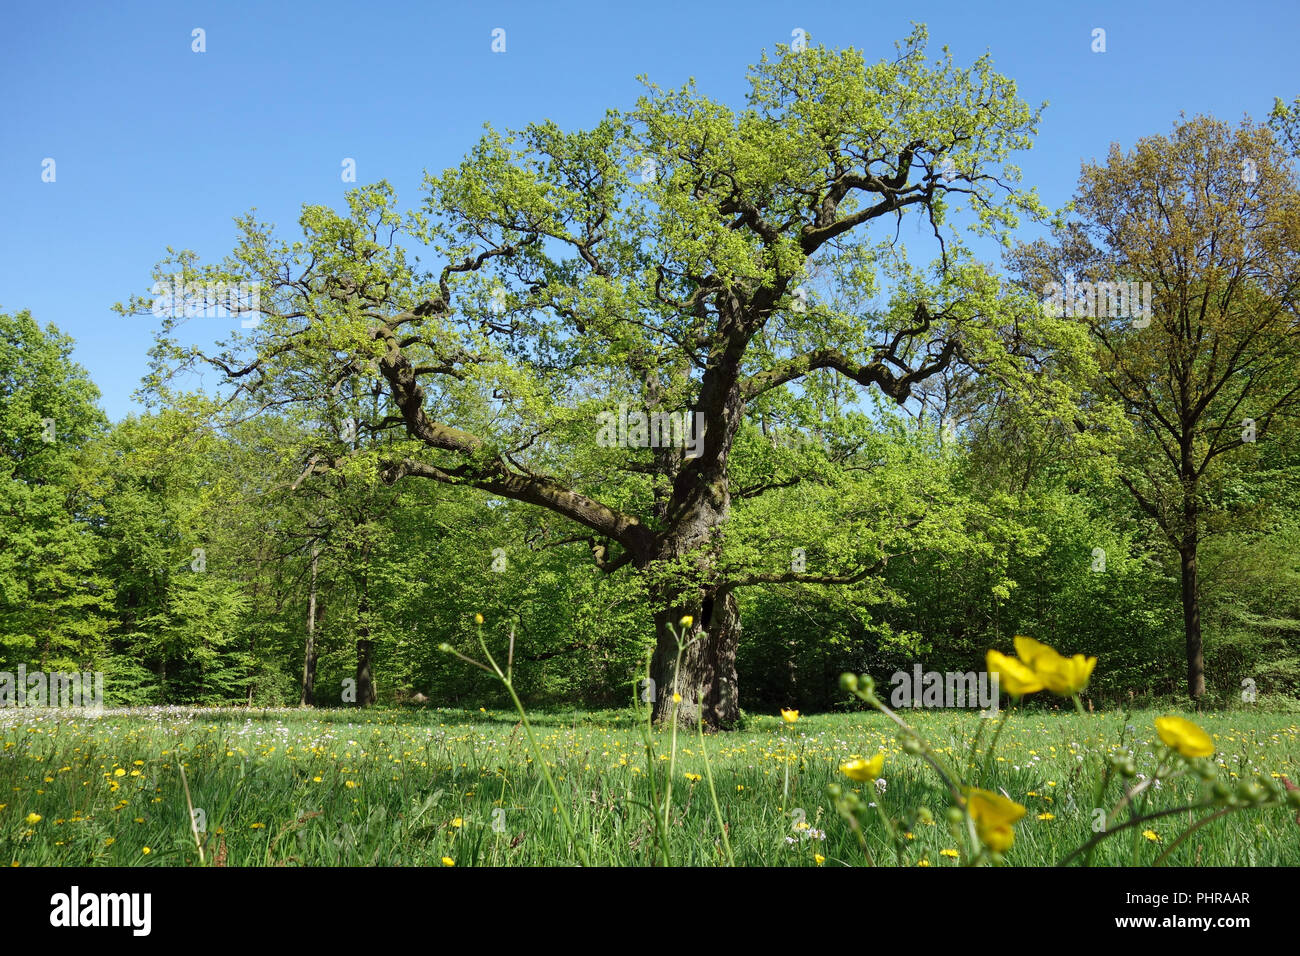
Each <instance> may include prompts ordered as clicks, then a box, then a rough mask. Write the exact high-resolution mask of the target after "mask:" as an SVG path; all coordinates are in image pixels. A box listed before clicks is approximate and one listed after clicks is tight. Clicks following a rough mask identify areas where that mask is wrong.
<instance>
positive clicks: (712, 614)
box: [650, 591, 740, 731]
mask: <svg viewBox="0 0 1300 956" xmlns="http://www.w3.org/2000/svg"><path fill="white" fill-rule="evenodd" d="M684 614H691V615H692V616H693V617H694V619H695V620H694V623H693V624H692V626H691V627H690V628H689V629H686V632H685V634H684V635H683V636H684V640H685V642H686V643H687V644H688V645H689V646H688V647H687V648H686V650H685V652H684V653H682V655H681V667H680V669H679V668H678V666H677V657H678V647H677V638H676V637H675V636H674V633H673V632H674V630H675V631H676V632H677V633H678V634H681V633H682V631H683V629H682V628H681V627H680V626H679V623H678V622H679V621H680V620H681V618H682V615H684ZM670 625H671V627H670ZM655 629H656V630H655V632H656V634H657V635H658V640H657V644H656V646H655V653H654V656H653V658H651V662H650V677H651V679H652V680H654V682H655V707H654V716H655V720H657V721H669V720H671V719H672V716H673V712H674V708H675V709H676V713H677V719H678V721H679V722H680V723H681V724H682V725H683V726H684V727H687V728H691V729H694V728H695V727H696V726H697V724H698V723H699V720H700V714H701V711H703V715H704V726H705V727H706V728H707V729H709V730H711V731H712V730H730V729H731V728H733V727H735V725H736V721H737V720H739V719H740V696H739V680H738V678H737V676H736V649H737V647H738V646H739V644H740V612H739V610H738V608H737V606H736V598H735V595H734V594H732V593H731V592H730V591H724V592H722V593H721V594H718V593H717V592H712V593H706V594H705V595H704V597H703V599H702V600H699V601H698V602H693V606H690V608H689V609H685V608H683V607H680V606H679V607H675V608H671V609H668V610H661V611H659V612H657V613H656V614H655ZM674 693H679V694H681V698H682V699H681V701H680V702H675V701H674V700H673V694H674Z"/></svg>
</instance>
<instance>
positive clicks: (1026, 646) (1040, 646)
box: [1013, 634, 1061, 670]
mask: <svg viewBox="0 0 1300 956" xmlns="http://www.w3.org/2000/svg"><path fill="white" fill-rule="evenodd" d="M1013 643H1014V644H1015V645H1016V656H1017V657H1019V658H1020V659H1021V660H1022V661H1024V662H1025V665H1026V666H1028V667H1031V668H1033V669H1034V670H1037V669H1038V661H1039V660H1040V659H1041V658H1043V657H1052V656H1055V657H1060V656H1061V655H1060V654H1057V653H1056V651H1054V650H1052V648H1050V647H1048V646H1047V645H1046V644H1044V643H1043V642H1042V641H1036V640H1034V639H1033V638H1032V637H1025V636H1024V635H1023V634H1017V635H1016V637H1015V640H1014V642H1013Z"/></svg>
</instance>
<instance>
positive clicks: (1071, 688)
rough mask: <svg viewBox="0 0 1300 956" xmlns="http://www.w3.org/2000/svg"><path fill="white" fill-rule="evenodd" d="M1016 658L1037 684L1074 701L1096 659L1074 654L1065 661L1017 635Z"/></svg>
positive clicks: (1086, 682)
mask: <svg viewBox="0 0 1300 956" xmlns="http://www.w3.org/2000/svg"><path fill="white" fill-rule="evenodd" d="M1015 644H1016V654H1017V655H1018V656H1019V657H1020V660H1021V661H1023V662H1024V664H1025V665H1026V666H1027V667H1028V668H1029V669H1030V670H1032V671H1033V672H1034V676H1035V677H1037V678H1038V680H1039V682H1040V683H1041V684H1042V685H1043V686H1044V687H1045V688H1047V689H1048V690H1050V691H1051V692H1052V693H1053V694H1060V695H1061V696H1062V697H1073V696H1074V695H1075V694H1077V693H1079V692H1080V691H1081V690H1083V689H1084V688H1085V687H1087V686H1088V679H1089V678H1090V677H1091V676H1092V669H1093V668H1094V667H1096V666H1097V658H1095V657H1084V656H1083V655H1082V654H1075V655H1074V656H1073V657H1065V656H1064V655H1062V654H1059V653H1057V651H1056V650H1055V649H1054V648H1051V647H1048V646H1047V645H1046V644H1044V643H1042V642H1041V641H1036V640H1034V639H1033V638H1032V637H1025V636H1024V635H1023V634H1017V635H1016V639H1015Z"/></svg>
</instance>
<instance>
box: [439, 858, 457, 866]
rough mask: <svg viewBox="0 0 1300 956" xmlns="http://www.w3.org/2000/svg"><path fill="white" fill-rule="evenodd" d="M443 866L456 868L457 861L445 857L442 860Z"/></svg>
mask: <svg viewBox="0 0 1300 956" xmlns="http://www.w3.org/2000/svg"><path fill="white" fill-rule="evenodd" d="M442 865H443V866H455V865H456V861H455V860H453V859H452V858H451V857H449V856H444V857H443V858H442Z"/></svg>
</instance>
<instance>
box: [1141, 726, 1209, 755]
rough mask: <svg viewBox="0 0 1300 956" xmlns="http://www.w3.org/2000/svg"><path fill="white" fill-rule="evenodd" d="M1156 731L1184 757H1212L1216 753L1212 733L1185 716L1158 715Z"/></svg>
mask: <svg viewBox="0 0 1300 956" xmlns="http://www.w3.org/2000/svg"><path fill="white" fill-rule="evenodd" d="M1155 723H1156V733H1158V734H1159V735H1160V739H1161V740H1163V741H1164V742H1165V743H1167V744H1168V745H1169V746H1170V747H1173V748H1174V749H1175V750H1177V751H1178V752H1179V753H1180V754H1182V755H1183V756H1184V757H1210V756H1213V755H1214V741H1213V740H1212V739H1211V738H1210V735H1209V734H1207V733H1206V732H1205V731H1203V730H1202V729H1201V728H1200V727H1197V726H1196V725H1195V724H1194V723H1192V722H1191V721H1190V720H1187V719H1185V718H1183V717H1175V716H1169V717H1157V718H1156V721H1155Z"/></svg>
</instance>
